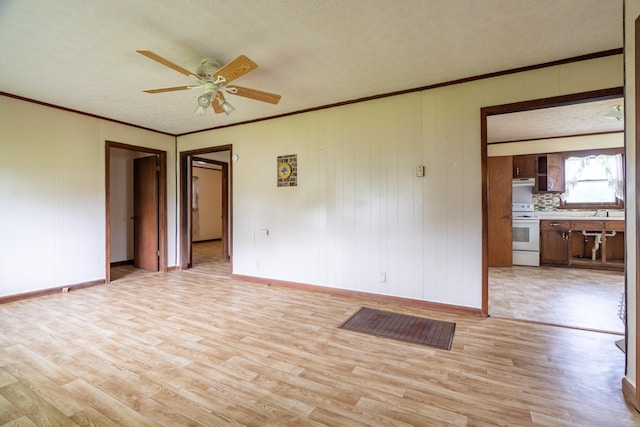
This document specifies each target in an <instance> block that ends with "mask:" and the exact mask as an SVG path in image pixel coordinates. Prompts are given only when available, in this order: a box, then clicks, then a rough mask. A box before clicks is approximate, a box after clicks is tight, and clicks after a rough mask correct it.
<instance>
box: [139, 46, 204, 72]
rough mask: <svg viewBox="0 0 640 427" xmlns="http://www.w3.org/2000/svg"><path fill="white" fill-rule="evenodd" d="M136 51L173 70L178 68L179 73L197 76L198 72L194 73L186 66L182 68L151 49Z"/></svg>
mask: <svg viewBox="0 0 640 427" xmlns="http://www.w3.org/2000/svg"><path fill="white" fill-rule="evenodd" d="M136 52H138V53H139V54H141V55H144V56H146V57H147V58H150V59H153V60H154V61H157V62H159V63H161V64H162V65H164V66H166V67H169V68H171V69H173V70H176V71H177V72H179V73H182V74H184V75H185V76H196V73H192V72H191V71H189V70H187V69H186V68H182V67H181V66H179V65H177V64H174V63H173V62H171V61H169V60H166V59H164V58H163V57H161V56H159V55H156V54H155V53H153V52H151V51H150V50H137V51H136Z"/></svg>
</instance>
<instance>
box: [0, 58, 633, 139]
mask: <svg viewBox="0 0 640 427" xmlns="http://www.w3.org/2000/svg"><path fill="white" fill-rule="evenodd" d="M623 53H624V49H623V48H616V49H609V50H603V51H600V52H594V53H588V54H586V55H580V56H574V57H571V58H566V59H560V60H556V61H550V62H545V63H542V64H535V65H527V66H524V67H519V68H512V69H510V70H504V71H495V72H493V73H487V74H480V75H478V76H472V77H465V78H461V79H457V80H450V81H447V82H442V83H434V84H432V85H427V86H420V87H417V88H411V89H405V90H401V91H396V92H389V93H383V94H379V95H372V96H367V97H364V98H358V99H352V100H348V101H343V102H338V103H335V104H328V105H321V106H318V107H313V108H307V109H304V110H298V111H292V112H290V113H285V114H279V115H275V116H269V117H264V118H261V119H255V120H248V121H244V122H239V123H232V124H229V125H224V126H217V127H212V128H207V129H201V130H196V131H191V132H185V133H180V134H173V133H169V132H163V131H160V130H156V129H151V128H147V127H144V126H139V125H135V124H132V123H127V122H123V121H121V120H116V119H110V118H108V117H102V116H98V115H96V114H91V113H85V112H83V111H79V110H74V109H71V108H67V107H61V106H59V105H54V104H49V103H47V102H43V101H38V100H35V99H30V98H25V97H23V96H20V95H14V94H12V93H8V92H2V91H0V96H6V97H8V98H14V99H18V100H20V101H26V102H32V103H34V104H39V105H43V106H45V107H50V108H56V109H58V110H63V111H68V112H70V113H75V114H81V115H83V116H88V117H93V118H95V119H100V120H106V121H109V122H113V123H118V124H121V125H125V126H132V127H135V128H138V129H143V130H148V131H151V132H157V133H161V134H163V135H169V136H173V137H176V138H177V137H179V136H184V135H190V134H193V133H199V132H207V131H210V130H214V129H222V128H225V127H231V126H239V125H246V124H249V123H255V122H261V121H264V120H272V119H278V118H281V117H287V116H293V115H296V114H303V113H308V112H311V111H317V110H324V109H327V108H333V107H339V106H342V105H349V104H355V103H358V102H366V101H371V100H374V99H379V98H387V97H389V96H396V95H403V94H406V93H412V92H421V91H425V90H430V89H435V88H439V87H444V86H452V85H457V84H461V83H468V82H473V81H476V80H483V79H488V78H492V77H499V76H505V75H509V74H515V73H521V72H524V71H531V70H537V69H540V68H546V67H553V66H557V65H564V64H570V63H573V62H580V61H587V60H590V59H598V58H604V57H607V56H613V55H622V54H623Z"/></svg>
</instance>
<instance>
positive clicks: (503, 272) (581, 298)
mask: <svg viewBox="0 0 640 427" xmlns="http://www.w3.org/2000/svg"><path fill="white" fill-rule="evenodd" d="M623 292H624V272H622V271H607V270H590V269H582V268H561V267H523V266H514V267H491V268H489V315H490V316H495V317H503V318H511V319H522V320H529V321H535V322H543V323H550V324H554V325H561V326H567V327H574V328H583V329H590V330H596V331H605V332H612V333H618V334H621V335H622V334H624V323H623V322H622V320H620V317H619V315H618V311H619V307H620V297H621V294H622V293H623Z"/></svg>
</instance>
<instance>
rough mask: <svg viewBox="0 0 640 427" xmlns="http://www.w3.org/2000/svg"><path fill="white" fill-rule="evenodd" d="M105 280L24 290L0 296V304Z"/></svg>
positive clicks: (101, 282)
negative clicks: (31, 290)
mask: <svg viewBox="0 0 640 427" xmlns="http://www.w3.org/2000/svg"><path fill="white" fill-rule="evenodd" d="M105 283H106V282H105V280H104V279H98V280H90V281H88V282H82V283H76V284H75V285H66V286H56V287H55V288H48V289H42V290H39V291H33V292H25V293H22V294H15V295H9V296H6V297H0V304H7V303H10V302H14V301H22V300H25V299H31V298H37V297H41V296H45V295H52V294H59V293H62V292H63V289H64V288H69V289H68V292H71V291H75V290H78V289H84V288H90V287H92V286H99V285H104V284H105Z"/></svg>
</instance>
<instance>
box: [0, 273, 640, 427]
mask: <svg viewBox="0 0 640 427" xmlns="http://www.w3.org/2000/svg"><path fill="white" fill-rule="evenodd" d="M213 264H217V265H213ZM224 265H227V266H228V263H224V262H222V261H217V262H214V261H212V262H211V263H207V262H205V263H201V264H196V265H195V267H194V268H193V269H192V270H189V271H174V272H170V273H148V274H131V275H128V276H127V275H125V276H124V277H122V278H120V279H118V280H116V281H114V282H113V283H111V284H109V285H105V286H97V287H93V288H87V289H81V290H76V291H72V292H69V293H65V294H56V295H49V296H44V297H40V298H33V299H29V300H23V301H18V302H13V303H8V304H4V305H0V425H53V426H66V425H106V426H109V425H112V426H126V425H131V426H147V425H149V426H158V425H162V426H181V425H207V426H219V425H220V426H222V425H250V426H284V425H295V426H307V425H309V426H320V425H328V426H365V425H366V426H383V425H384V426H407V425H415V426H439V425H455V426H495V425H511V426H529V425H540V426H613V425H615V426H637V425H640V414H638V413H637V412H636V411H635V410H634V409H632V408H631V407H630V406H629V405H627V404H626V403H625V402H624V399H623V397H622V394H621V390H620V388H621V378H622V376H623V374H624V355H623V354H622V353H621V352H620V351H619V350H618V349H617V348H616V347H615V345H614V344H613V343H614V341H615V339H617V338H619V337H618V336H616V335H610V334H604V333H595V332H589V331H584V330H576V329H567V328H559V327H553V326H547V325H541V324H532V323H526V322H517V321H510V320H503V319H495V318H488V319H481V318H475V317H465V316H458V315H450V314H444V313H440V312H432V311H427V310H423V309H418V308H412V307H406V306H401V305H397V304H385V303H375V302H370V301H367V300H364V299H358V298H347V297H340V296H332V295H328V294H320V293H312V292H306V291H302V290H296V289H289V288H280V287H275V286H266V285H258V284H255V283H246V282H242V281H239V280H234V279H230V278H229V277H224V276H223V275H214V274H211V273H210V272H209V270H213V271H220V268H221V267H224ZM361 306H369V307H376V308H382V309H386V310H396V311H399V312H403V313H407V314H413V315H419V316H427V317H432V318H436V319H441V320H448V321H453V322H456V323H457V326H456V331H455V336H454V340H453V346H452V349H451V350H450V351H444V350H436V349H433V348H430V347H425V346H419V345H415V344H407V343H403V342H397V341H393V340H388V339H383V338H376V337H371V336H367V335H362V334H358V333H354V332H349V331H345V330H342V329H338V326H339V325H340V324H341V323H342V322H343V321H344V320H345V319H346V318H348V317H349V316H350V315H351V314H352V313H354V312H355V311H356V310H357V309H358V308H360V307H361Z"/></svg>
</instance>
